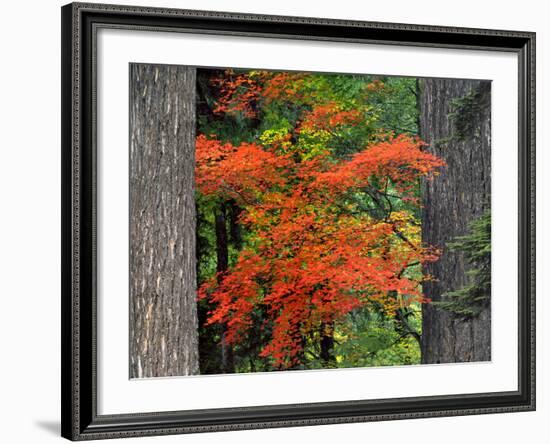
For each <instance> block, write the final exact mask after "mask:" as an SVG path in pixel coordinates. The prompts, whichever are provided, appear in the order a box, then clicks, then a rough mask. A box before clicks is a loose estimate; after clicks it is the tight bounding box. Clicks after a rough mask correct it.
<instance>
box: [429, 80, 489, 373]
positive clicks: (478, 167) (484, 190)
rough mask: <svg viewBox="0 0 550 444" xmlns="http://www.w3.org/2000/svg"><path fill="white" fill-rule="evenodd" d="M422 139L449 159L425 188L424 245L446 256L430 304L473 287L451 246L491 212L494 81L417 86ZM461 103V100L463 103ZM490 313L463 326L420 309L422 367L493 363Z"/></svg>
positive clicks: (436, 271) (447, 315)
mask: <svg viewBox="0 0 550 444" xmlns="http://www.w3.org/2000/svg"><path fill="white" fill-rule="evenodd" d="M419 89H420V91H419V92H420V94H419V110H420V119H419V120H420V136H421V138H422V139H423V140H424V141H425V142H427V143H428V147H427V150H428V151H430V152H431V153H433V154H435V155H437V156H439V157H440V158H442V159H444V160H445V162H446V163H447V166H446V167H445V169H444V170H443V172H442V174H441V175H439V176H437V177H435V178H434V179H433V180H427V181H425V182H424V184H423V199H424V207H423V214H422V237H423V241H424V242H426V243H427V244H430V245H435V246H438V247H440V248H441V249H442V255H441V257H440V259H439V260H438V261H437V262H435V263H433V264H429V265H428V266H427V267H426V272H427V273H428V274H430V275H431V276H432V277H433V278H434V280H432V281H429V282H426V283H425V284H424V294H425V296H426V297H428V298H430V299H431V300H432V301H441V300H443V299H446V298H445V297H442V295H443V294H444V293H445V292H447V291H449V290H456V289H458V288H461V287H462V286H464V285H465V284H467V283H468V275H467V274H466V272H467V270H468V269H469V265H468V264H467V263H466V262H465V260H464V257H463V254H462V253H461V252H455V251H450V250H449V248H448V247H447V243H448V242H449V241H452V240H453V239H454V238H455V237H456V236H461V235H464V234H467V233H468V224H469V223H470V222H471V221H472V220H473V219H475V218H477V217H479V216H481V215H482V213H483V212H484V210H486V209H487V208H489V206H490V193H491V189H490V186H491V147H490V144H491V107H490V103H491V100H490V97H491V84H490V82H488V81H474V80H446V79H423V80H421V81H419ZM457 99H458V100H457ZM490 313H491V312H490V307H487V308H486V309H484V310H483V311H482V312H481V313H480V314H479V316H476V317H473V318H470V319H464V318H462V319H461V318H459V317H457V316H456V315H454V314H453V313H452V312H449V311H445V310H443V309H442V308H440V307H437V306H436V305H432V304H424V306H423V309H422V341H421V342H422V347H421V349H422V362H423V363H427V364H429V363H446V362H470V361H488V360H490V359H491V314H490Z"/></svg>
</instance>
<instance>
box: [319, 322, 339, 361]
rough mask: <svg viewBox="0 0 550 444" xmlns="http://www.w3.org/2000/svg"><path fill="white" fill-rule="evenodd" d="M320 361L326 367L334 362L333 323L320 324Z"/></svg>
mask: <svg viewBox="0 0 550 444" xmlns="http://www.w3.org/2000/svg"><path fill="white" fill-rule="evenodd" d="M320 334H321V354H320V357H321V361H323V364H324V365H326V366H329V367H330V366H332V365H334V364H335V362H336V358H335V357H334V323H333V322H330V323H326V322H323V323H321V328H320Z"/></svg>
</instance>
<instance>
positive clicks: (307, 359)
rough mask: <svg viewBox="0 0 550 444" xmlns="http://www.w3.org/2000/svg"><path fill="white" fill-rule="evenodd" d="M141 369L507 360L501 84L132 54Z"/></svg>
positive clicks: (132, 286) (134, 355)
mask: <svg viewBox="0 0 550 444" xmlns="http://www.w3.org/2000/svg"><path fill="white" fill-rule="evenodd" d="M129 97H130V100H129V107H130V108H129V111H130V112H129V138H130V146H129V172H130V177H129V186H130V208H129V235H130V236H129V245H130V248H129V266H130V270H129V320H130V332H129V336H130V344H129V377H130V378H150V377H169V376H172V377H174V376H187V375H212V374H237V373H255V372H272V371H291V370H292V371H296V370H330V369H344V368H364V367H380V366H405V365H421V364H452V363H464V362H483V361H490V360H491V82H490V81H489V80H478V79H449V78H445V79H443V78H416V77H400V76H390V75H378V74H349V73H344V74H342V73H320V72H300V71H276V70H265V69H242V68H205V67H195V66H176V65H155V64H137V63H132V64H130V65H129Z"/></svg>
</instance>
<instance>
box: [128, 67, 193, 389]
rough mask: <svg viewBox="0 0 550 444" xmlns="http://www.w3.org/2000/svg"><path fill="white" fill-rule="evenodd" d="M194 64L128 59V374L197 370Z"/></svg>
mask: <svg viewBox="0 0 550 444" xmlns="http://www.w3.org/2000/svg"><path fill="white" fill-rule="evenodd" d="M195 90H196V70H195V68H188V67H181V66H160V65H141V64H131V65H130V377H131V378H143V377H156V376H183V375H193V374H198V373H199V352H198V322H197V303H196V268H195V266H196V264H195V243H196V236H195V223H196V213H195V175H194V169H195V95H196V91H195Z"/></svg>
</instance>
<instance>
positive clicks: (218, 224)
mask: <svg viewBox="0 0 550 444" xmlns="http://www.w3.org/2000/svg"><path fill="white" fill-rule="evenodd" d="M214 219H215V229H216V258H217V263H216V271H217V272H218V280H221V278H222V276H223V274H224V273H225V272H226V271H227V269H228V268H229V247H228V239H227V208H226V204H225V202H221V203H220V204H219V206H218V207H217V208H216V209H215V210H214ZM221 362H222V371H223V372H224V373H235V363H234V357H233V348H232V347H231V346H230V345H229V344H228V343H227V341H226V339H225V326H224V327H223V331H222V337H221Z"/></svg>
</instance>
